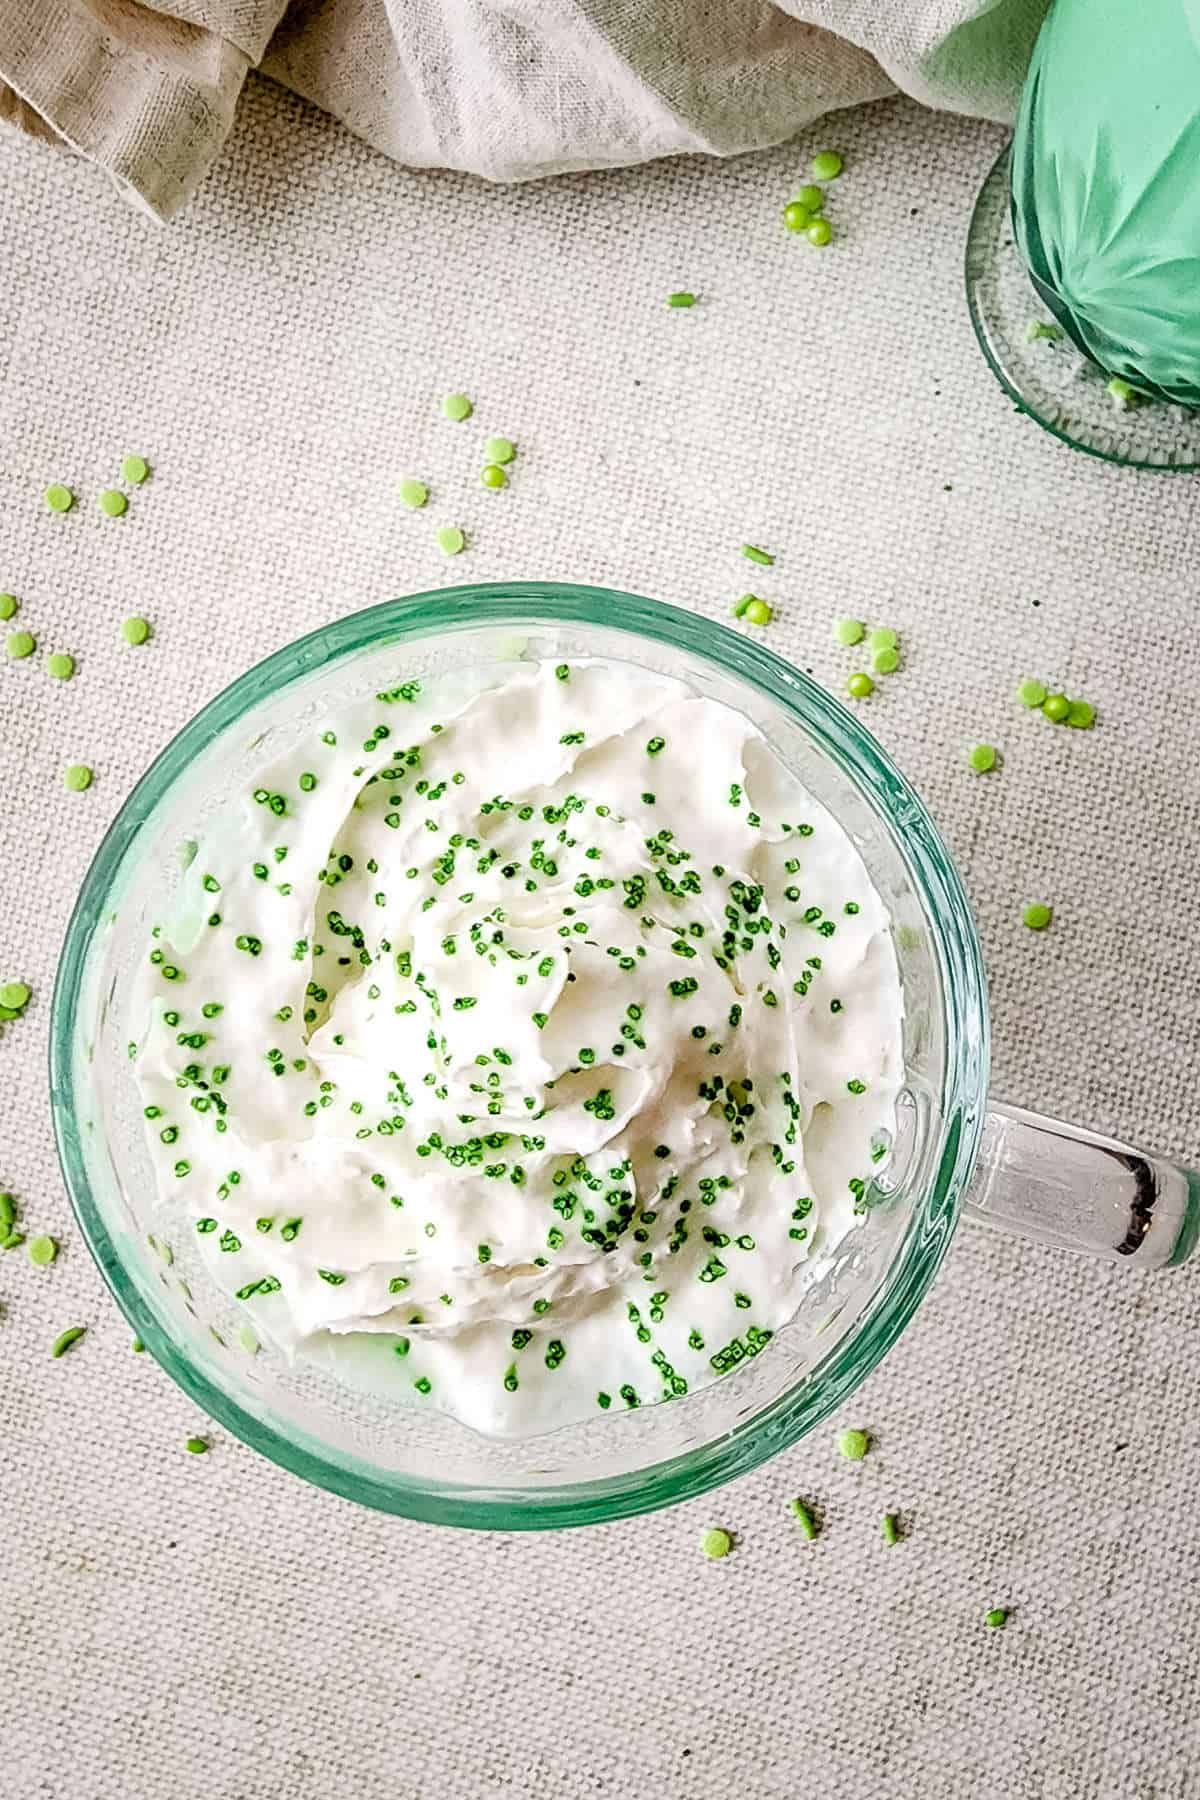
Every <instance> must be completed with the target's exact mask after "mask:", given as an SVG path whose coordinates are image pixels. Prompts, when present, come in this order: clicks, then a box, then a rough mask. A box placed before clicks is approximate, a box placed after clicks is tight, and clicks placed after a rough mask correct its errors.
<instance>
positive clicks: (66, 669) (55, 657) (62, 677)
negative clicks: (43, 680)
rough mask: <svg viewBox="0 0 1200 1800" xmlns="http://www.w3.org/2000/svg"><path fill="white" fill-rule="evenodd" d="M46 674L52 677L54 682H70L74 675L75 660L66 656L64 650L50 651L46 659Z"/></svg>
mask: <svg viewBox="0 0 1200 1800" xmlns="http://www.w3.org/2000/svg"><path fill="white" fill-rule="evenodd" d="M46 673H47V675H53V677H54V679H55V680H56V681H70V679H71V677H72V675H73V674H74V673H75V658H74V657H73V656H68V655H67V653H66V651H65V650H52V651H51V652H50V655H49V656H48V657H47V658H46Z"/></svg>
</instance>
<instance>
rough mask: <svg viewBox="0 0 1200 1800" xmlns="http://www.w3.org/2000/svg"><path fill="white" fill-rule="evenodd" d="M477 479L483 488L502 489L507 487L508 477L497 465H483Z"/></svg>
mask: <svg viewBox="0 0 1200 1800" xmlns="http://www.w3.org/2000/svg"><path fill="white" fill-rule="evenodd" d="M479 479H480V481H482V483H483V485H484V487H485V488H502V487H507V486H508V476H507V475H506V474H505V473H504V470H503V469H502V468H501V467H500V464H499V463H484V465H483V468H482V469H481V470H480V471H479Z"/></svg>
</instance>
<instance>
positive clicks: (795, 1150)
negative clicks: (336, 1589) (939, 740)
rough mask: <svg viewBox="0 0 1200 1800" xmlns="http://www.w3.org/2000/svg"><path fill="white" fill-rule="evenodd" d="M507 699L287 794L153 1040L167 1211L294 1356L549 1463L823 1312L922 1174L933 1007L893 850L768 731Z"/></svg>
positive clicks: (686, 699)
mask: <svg viewBox="0 0 1200 1800" xmlns="http://www.w3.org/2000/svg"><path fill="white" fill-rule="evenodd" d="M488 680H491V681H492V682H493V685H485V684H486V683H487V681H488ZM479 690H481V691H476V692H475V693H473V694H472V695H471V696H470V697H469V698H468V699H466V700H465V701H464V700H462V699H461V698H459V699H458V700H456V701H455V702H454V703H453V704H450V703H447V702H446V701H445V700H443V702H442V704H441V705H439V699H438V695H439V686H438V683H437V682H436V681H434V682H432V683H426V684H424V685H422V683H420V682H417V681H414V682H408V683H405V684H403V685H402V686H401V687H399V688H396V689H393V690H390V692H389V693H388V694H387V695H381V696H379V697H378V698H377V699H370V700H368V701H365V702H360V703H357V704H356V705H355V706H353V707H351V708H349V709H347V710H346V711H344V712H342V713H341V714H340V715H338V716H336V717H332V718H330V719H329V721H328V722H327V723H325V724H322V726H321V727H320V728H319V729H317V730H314V732H313V734H312V737H311V740H309V741H307V742H306V743H305V744H304V745H303V746H302V747H301V748H300V749H298V750H296V751H294V752H293V753H291V754H289V755H288V756H287V757H286V758H283V759H282V760H279V761H278V762H276V763H274V764H272V765H271V766H270V767H267V768H264V769H260V770H258V771H257V772H256V773H254V774H253V776H252V777H249V776H248V778H247V785H246V789H245V791H244V792H243V793H241V794H238V795H236V796H234V797H233V798H232V799H231V802H230V805H229V807H228V809H227V810H226V811H225V813H224V814H223V815H222V816H221V817H220V818H219V819H218V821H217V823H216V824H215V825H214V826H213V827H212V828H211V829H210V830H208V831H207V833H206V835H205V836H204V838H203V839H202V840H201V842H200V843H199V846H198V849H197V853H196V856H195V859H194V861H193V863H192V865H191V867H190V868H189V870H188V872H187V874H186V876H185V878H184V882H183V885H182V888H181V891H180V894H179V897H178V902H177V904H176V906H175V908H174V912H173V916H172V918H171V919H170V920H165V921H163V923H162V924H161V926H160V927H159V928H158V929H157V931H156V935H155V939H154V942H153V943H152V945H151V946H150V957H149V962H148V965H147V971H146V979H145V983H144V984H143V985H142V986H141V987H140V989H139V992H138V994H137V996H136V998H135V1002H134V1011H135V1017H134V1020H133V1029H132V1031H131V1036H132V1037H133V1038H134V1039H135V1040H136V1042H137V1044H138V1053H137V1058H136V1062H135V1065H134V1068H135V1074H136V1078H137V1081H138V1085H139V1089H140V1092H141V1096H142V1099H143V1103H144V1106H145V1111H146V1118H147V1129H148V1134H149V1141H150V1144H151V1148H152V1151H153V1154H154V1159H155V1164H156V1167H157V1170H158V1175H159V1181H160V1188H161V1193H162V1196H163V1198H164V1199H165V1200H166V1201H167V1202H168V1203H169V1204H170V1206H171V1208H172V1210H173V1211H175V1212H178V1211H180V1210H182V1211H184V1212H185V1213H186V1216H187V1218H188V1220H189V1228H191V1229H194V1230H195V1231H196V1232H198V1233H199V1234H200V1241H201V1244H202V1246H203V1248H204V1250H205V1251H206V1252H208V1253H210V1254H209V1256H208V1260H209V1262H210V1264H211V1266H212V1268H213V1270H214V1272H215V1275H216V1277H217V1279H218V1281H219V1282H220V1283H221V1285H222V1286H223V1287H224V1288H225V1289H226V1290H227V1291H229V1292H230V1293H232V1294H235V1295H237V1296H238V1299H239V1303H240V1304H241V1305H242V1306H244V1307H245V1308H246V1310H247V1313H248V1314H249V1315H252V1316H253V1319H254V1323H255V1326H256V1328H257V1329H258V1330H259V1331H260V1332H261V1333H262V1334H263V1335H264V1336H265V1337H266V1338H268V1339H269V1340H271V1341H273V1342H274V1343H275V1344H277V1345H278V1346H280V1347H282V1348H283V1349H284V1350H286V1351H287V1352H288V1353H295V1352H300V1353H302V1354H303V1353H305V1352H311V1353H317V1354H321V1355H323V1356H325V1355H328V1353H329V1349H330V1345H331V1343H334V1342H337V1341H343V1342H344V1341H345V1336H346V1334H365V1333H369V1334H376V1340H375V1341H376V1343H377V1344H378V1345H379V1346H381V1347H382V1348H384V1349H386V1350H387V1351H388V1352H389V1353H390V1362H389V1365H388V1366H389V1369H390V1371H391V1373H392V1375H393V1376H394V1384H395V1391H396V1394H397V1396H398V1397H403V1398H405V1399H407V1400H409V1401H411V1402H413V1403H414V1404H418V1405H424V1406H435V1407H440V1408H443V1409H444V1410H446V1411H447V1412H450V1413H452V1414H454V1415H455V1416H457V1417H458V1418H459V1419H461V1420H463V1421H465V1422H466V1423H467V1424H468V1425H471V1426H473V1427H475V1428H476V1429H478V1430H480V1431H483V1432H488V1433H493V1434H506V1435H516V1436H522V1435H532V1434H534V1433H538V1432H542V1431H545V1430H548V1429H550V1428H552V1427H555V1426H558V1425H561V1424H564V1423H567V1422H569V1421H572V1420H576V1419H579V1418H587V1417H593V1416H595V1415H596V1413H597V1411H598V1410H609V1409H611V1410H613V1411H620V1410H622V1409H624V1408H626V1407H632V1406H637V1405H643V1406H644V1405H648V1404H651V1403H652V1402H655V1401H659V1400H663V1399H667V1398H670V1397H672V1396H673V1395H679V1394H683V1393H686V1392H692V1391H694V1390H695V1389H697V1388H699V1387H702V1386H704V1385H706V1384H708V1383H710V1382H712V1381H714V1380H715V1379H716V1378H717V1377H718V1375H720V1374H722V1373H724V1372H725V1371H726V1370H727V1369H729V1368H732V1367H733V1366H734V1365H735V1364H736V1363H738V1362H740V1361H741V1360H743V1358H745V1357H746V1356H753V1355H756V1354H758V1353H759V1352H760V1351H761V1350H762V1349H763V1348H764V1347H765V1346H766V1344H767V1343H768V1342H769V1340H770V1338H771V1336H772V1335H773V1333H774V1332H775V1331H777V1330H778V1329H779V1327H780V1326H782V1325H783V1324H785V1323H786V1322H787V1321H788V1319H790V1318H791V1317H792V1315H793V1314H794V1313H795V1311H796V1308H797V1305H798V1303H799V1301H800V1299H801V1297H802V1295H803V1294H804V1292H805V1290H806V1288H808V1287H809V1286H810V1285H811V1283H812V1282H813V1281H814V1280H815V1279H816V1277H817V1275H818V1274H819V1273H820V1271H821V1268H822V1266H823V1265H824V1264H825V1263H826V1261H827V1258H828V1255H829V1253H830V1252H831V1251H832V1250H833V1249H834V1248H836V1246H837V1245H838V1244H839V1243H840V1242H841V1240H842V1239H844V1237H845V1235H846V1233H847V1232H848V1230H850V1229H851V1227H852V1225H853V1223H854V1221H855V1217H856V1210H857V1211H861V1204H860V1197H861V1194H862V1191H863V1188H864V1186H865V1184H866V1183H868V1182H869V1180H870V1178H871V1175H872V1173H873V1170H874V1167H875V1161H876V1160H877V1159H878V1158H879V1157H880V1156H881V1155H882V1154H883V1153H884V1148H883V1147H884V1146H885V1145H886V1142H887V1140H888V1135H889V1133H890V1130H891V1128H892V1125H893V1122H894V1107H895V1098H896V1093H897V1089H898V1087H899V1085H900V1081H901V1079H902V1054H901V998H900V985H899V977H898V972H897V967H896V960H895V955H894V951H893V948H892V942H891V937H890V933H889V926H888V919H887V915H886V913H885V910H884V907H883V904H882V902H881V901H880V899H879V896H878V895H877V894H876V892H875V890H874V888H873V887H872V885H871V882H870V880H869V877H868V875H867V872H866V869H865V868H864V866H863V863H862V861H861V859H860V857H859V855H858V853H857V852H856V850H855V849H854V847H853V845H852V844H851V842H850V840H849V838H848V837H847V835H846V833H845V832H844V831H843V830H842V828H841V827H840V826H839V825H838V824H837V822H836V821H835V820H834V819H833V818H832V817H830V815H829V814H828V813H827V812H826V811H825V810H824V808H823V807H822V806H821V805H820V804H819V803H818V802H817V801H816V800H814V798H813V797H812V796H811V795H810V794H809V793H808V792H807V791H806V790H805V789H804V788H803V787H802V786H801V785H800V784H799V782H798V781H797V780H796V778H795V777H794V776H793V775H792V774H791V773H790V772H789V771H788V769H787V768H786V767H785V766H784V765H783V763H782V762H781V761H780V760H779V759H778V757H777V756H776V755H775V754H774V752H773V751H772V750H771V749H770V748H769V747H768V745H767V744H766V742H765V741H764V739H763V738H762V736H761V735H760V734H759V732H758V731H757V730H756V729H755V727H754V726H753V725H751V724H750V723H749V722H748V720H746V719H745V718H743V717H742V716H741V715H740V714H739V713H737V712H735V711H733V710H732V709H730V708H728V707H725V706H722V705H721V704H719V703H717V702H715V701H712V700H708V699H701V698H698V697H697V696H695V695H694V694H692V693H691V692H690V691H688V690H687V689H686V688H684V687H683V686H682V684H680V683H677V682H673V681H670V680H667V679H665V678H662V677H658V676H650V675H647V674H644V673H642V672H640V671H634V670H631V669H630V668H628V667H625V666H622V665H615V664H611V663H600V662H596V663H592V662H589V663H572V664H571V665H569V666H568V665H565V664H560V665H557V667H556V666H555V665H553V664H549V663H545V664H540V665H525V666H523V667H522V668H521V670H520V672H519V673H512V672H511V669H509V670H505V671H504V672H503V673H493V674H492V675H491V676H484V675H481V677H480V681H479ZM461 691H462V690H461V686H460V688H459V692H460V694H461ZM356 1341H357V1342H358V1343H359V1344H360V1345H361V1343H362V1341H363V1340H362V1338H361V1337H357V1340H356Z"/></svg>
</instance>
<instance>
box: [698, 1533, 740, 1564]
mask: <svg viewBox="0 0 1200 1800" xmlns="http://www.w3.org/2000/svg"><path fill="white" fill-rule="evenodd" d="M700 1549H701V1550H702V1552H703V1553H704V1555H705V1556H707V1557H708V1560H709V1561H710V1562H719V1561H720V1559H721V1557H723V1556H728V1555H729V1552H730V1551H731V1550H732V1549H733V1538H732V1537H731V1536H730V1534H729V1532H727V1531H722V1530H721V1528H720V1526H719V1525H712V1526H710V1527H709V1529H708V1530H707V1531H704V1532H701V1534H700Z"/></svg>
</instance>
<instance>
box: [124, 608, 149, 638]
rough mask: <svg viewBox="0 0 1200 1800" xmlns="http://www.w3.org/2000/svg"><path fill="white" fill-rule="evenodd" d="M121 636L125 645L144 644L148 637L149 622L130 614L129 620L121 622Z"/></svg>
mask: <svg viewBox="0 0 1200 1800" xmlns="http://www.w3.org/2000/svg"><path fill="white" fill-rule="evenodd" d="M121 636H122V637H123V638H124V639H125V642H126V643H127V644H144V643H145V641H146V639H147V638H148V637H149V636H150V624H149V621H148V620H147V619H142V618H139V617H138V615H137V614H136V613H131V614H130V616H129V618H127V619H123V620H122V621H121Z"/></svg>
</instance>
